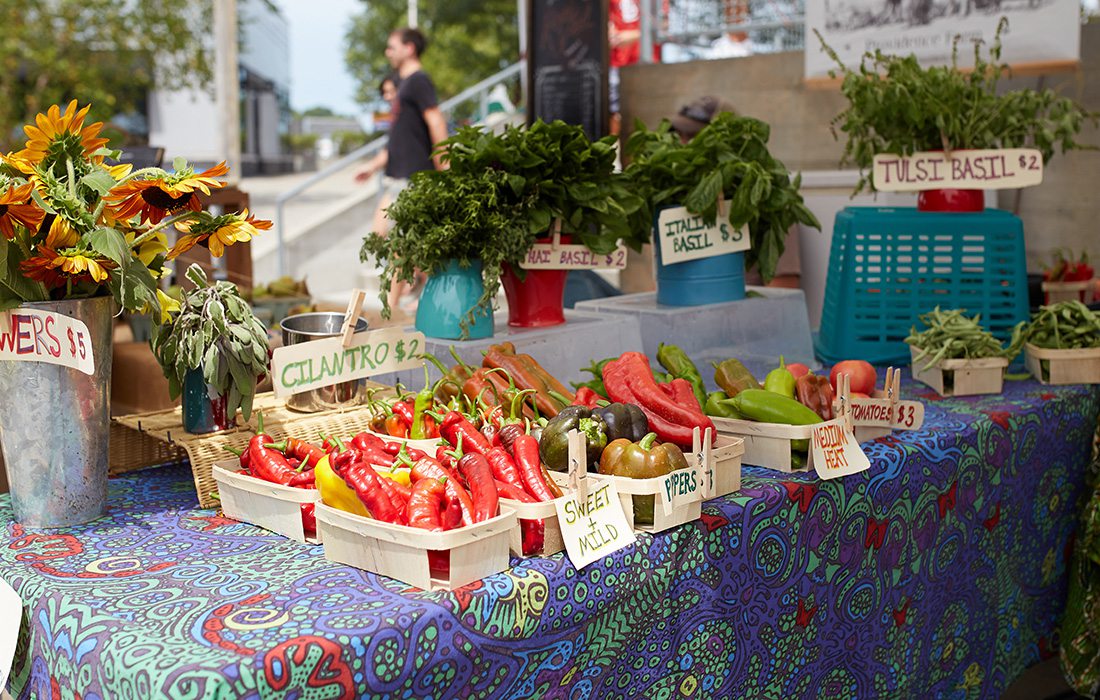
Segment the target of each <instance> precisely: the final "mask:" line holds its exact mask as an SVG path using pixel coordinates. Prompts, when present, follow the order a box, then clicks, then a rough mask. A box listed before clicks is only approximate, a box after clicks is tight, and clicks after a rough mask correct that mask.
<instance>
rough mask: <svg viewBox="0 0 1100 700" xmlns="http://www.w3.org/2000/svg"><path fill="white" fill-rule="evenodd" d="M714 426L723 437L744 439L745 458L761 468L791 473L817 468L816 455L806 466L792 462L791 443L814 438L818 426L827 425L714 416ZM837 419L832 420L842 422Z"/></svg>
mask: <svg viewBox="0 0 1100 700" xmlns="http://www.w3.org/2000/svg"><path fill="white" fill-rule="evenodd" d="M711 420H713V421H714V426H715V427H716V428H717V429H718V435H719V437H721V436H723V435H728V436H734V437H739V438H741V439H742V440H743V445H744V447H743V449H744V453H743V454H742V457H741V461H742V462H743V463H744V464H751V465H754V466H757V467H766V468H768V469H775V470H777V471H781V472H786V473H788V474H793V473H799V472H807V471H809V470H810V469H812V468H813V455H812V454H807V455H806V466H804V467H795V466H793V465H792V464H791V442H792V441H794V440H811V439H812V438H813V436H814V428H817V427H819V426H822V425H826V423H825V422H822V423H817V424H815V425H782V424H780V423H757V422H755V421H749V420H739V419H736V418H714V417H712V418H711ZM839 421H840V419H839V418H835V419H833V420H831V421H828V422H829V423H837V422H839Z"/></svg>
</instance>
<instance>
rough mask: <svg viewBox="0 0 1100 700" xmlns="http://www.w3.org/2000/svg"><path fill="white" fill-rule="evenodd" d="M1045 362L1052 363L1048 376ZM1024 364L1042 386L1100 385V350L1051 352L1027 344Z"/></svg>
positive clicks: (1084, 349) (1085, 349) (1086, 349)
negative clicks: (1044, 365) (1044, 369)
mask: <svg viewBox="0 0 1100 700" xmlns="http://www.w3.org/2000/svg"><path fill="white" fill-rule="evenodd" d="M1044 360H1046V361H1047V362H1049V363H1050V366H1049V370H1048V371H1047V373H1046V376H1044V374H1043V365H1042V363H1043V361H1044ZM1024 363H1025V364H1026V365H1027V369H1028V371H1029V372H1031V376H1033V377H1035V378H1036V379H1037V380H1039V382H1040V383H1042V384H1056V385H1057V384H1100V348H1083V349H1077V350H1051V349H1048V348H1040V347H1036V346H1034V345H1032V344H1031V343H1025V344H1024Z"/></svg>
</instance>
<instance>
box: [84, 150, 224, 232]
mask: <svg viewBox="0 0 1100 700" xmlns="http://www.w3.org/2000/svg"><path fill="white" fill-rule="evenodd" d="M228 172H229V168H227V167H226V165H225V161H222V162H221V163H218V164H217V165H215V166H214V167H213V168H210V169H209V170H206V171H205V172H201V173H199V174H198V175H196V174H195V171H194V170H192V169H191V168H184V169H182V170H179V171H177V172H175V173H173V174H172V175H167V176H164V177H156V178H150V179H148V180H131V181H130V182H125V183H123V184H121V185H119V186H117V187H115V188H114V189H113V190H111V191H110V192H109V193H108V194H107V195H106V196H105V197H104V198H103V199H104V200H106V201H107V202H108V203H109V204H110V205H111V208H112V210H113V213H112V216H114V218H115V219H118V220H119V221H128V220H130V219H132V218H133V217H135V216H138V215H140V216H141V220H143V221H147V222H149V223H151V224H156V223H160V221H161V219H163V218H164V217H165V216H168V215H169V214H171V213H173V212H177V211H181V210H183V209H190V210H191V211H196V212H197V211H201V210H202V204H201V203H200V202H199V194H198V193H199V192H202V193H203V194H206V195H209V194H210V189H211V188H218V187H225V183H224V182H222V181H220V180H215V179H214V178H216V177H220V176H222V175H225V174H226V173H228Z"/></svg>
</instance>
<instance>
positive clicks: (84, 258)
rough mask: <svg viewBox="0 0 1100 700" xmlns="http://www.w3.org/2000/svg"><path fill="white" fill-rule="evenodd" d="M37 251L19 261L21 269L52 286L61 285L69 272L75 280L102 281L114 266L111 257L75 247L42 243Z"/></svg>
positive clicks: (29, 275) (24, 272)
mask: <svg viewBox="0 0 1100 700" xmlns="http://www.w3.org/2000/svg"><path fill="white" fill-rule="evenodd" d="M36 252H37V253H38V254H37V255H35V256H34V257H32V258H28V259H27V260H24V261H23V262H21V263H19V269H20V270H22V271H23V274H24V275H26V276H27V277H29V278H31V279H33V280H38V281H39V282H42V283H43V284H45V285H46V286H47V287H49V288H54V287H60V286H61V285H62V284H63V283H64V282H66V276H67V277H68V279H71V280H72V281H73V282H79V281H81V280H85V279H89V280H92V281H93V282H95V283H96V284H99V283H100V282H103V281H105V280H106V279H107V270H109V269H111V268H112V267H114V263H112V262H111V261H110V260H107V259H105V258H100V257H96V256H94V255H91V254H89V253H88V251H83V250H77V249H75V248H68V249H66V250H55V249H53V248H51V247H49V246H48V245H45V244H43V245H40V246H38V249H37V251H36Z"/></svg>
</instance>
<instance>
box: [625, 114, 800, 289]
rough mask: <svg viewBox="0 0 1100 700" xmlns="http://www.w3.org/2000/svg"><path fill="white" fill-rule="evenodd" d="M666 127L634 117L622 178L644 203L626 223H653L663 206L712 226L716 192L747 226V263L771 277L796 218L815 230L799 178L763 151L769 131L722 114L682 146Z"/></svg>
mask: <svg viewBox="0 0 1100 700" xmlns="http://www.w3.org/2000/svg"><path fill="white" fill-rule="evenodd" d="M671 126H672V125H671V124H670V123H669V122H668V121H667V120H665V121H662V122H661V124H660V126H658V127H657V129H656V130H655V131H649V130H647V129H646V128H645V125H644V124H642V123H641V122H637V123H636V125H635V130H634V133H632V134H631V135H630V139H629V141H628V142H627V146H626V152H627V154H629V155H630V157H631V163H630V166H629V167H628V168H627V169H626V176H627V178H628V179H629V180H630V181H631V183H632V184H633V189H634V191H635V192H637V193H638V194H640V195H641V196H642V197H643V198H644V199H645V200H646V202H647V205H648V206H646V207H642V208H640V209H639V210H637V211H636V212H635V213H634V214H633V215H632V217H631V218H632V224H631V228H639V227H642V226H644V227H647V228H648V227H651V226H652V225H653V223H652V222H653V216H654V213H655V211H656V210H657V209H658V208H660V207H662V206H685V207H687V209H688V211H690V212H692V213H694V214H698V215H700V216H702V218H703V221H704V223H706V224H707V225H708V226H709V225H714V223H715V222H716V221H717V219H718V195H719V194H722V195H723V196H724V197H725V199H726V200H727V202H728V205H729V221H730V223H731V224H732V225H733V226H735V227H741V226H746V225H747V226H748V230H749V238H750V240H751V242H752V248H751V249H749V250H748V251H746V252H745V266H746V267H747V268H751V267H754V266H755V267H757V268H758V269H759V271H760V276H761V277H762V278H763V279H764V281H765V282H770V281H771V279H772V278H773V277H774V276H775V268H776V264H777V263H778V261H779V256H780V255H782V254H783V250H784V247H785V243H784V242H785V241H786V238H787V232H788V231H789V230H790V228H791V227H792V226H794V225H795V224H796V223H802V224H805V225H807V226H813V227H814V228H818V229H820V228H821V224H819V223H818V221H817V218H816V217H815V216H814V215H813V213H812V212H810V210H809V209H807V208H806V206H805V205H804V204H803V203H802V195H801V194H799V192H798V189H799V185H800V182H801V179H800V177H795V178H794V179H792V178H791V176H790V173H789V172H788V171H787V168H786V166H784V165H783V163H781V162H780V161H779V160H777V159H775V158H774V157H773V156H772V154H771V153H770V152H769V151H768V137H769V135H770V133H771V129H770V128H769V127H768V125H767V124H765V123H764V122H762V121H759V120H757V119H752V118H749V117H738V116H736V115H733V114H730V113H728V112H723V113H720V114H719V115H717V116H716V117H715V118H714V119H713V120H712V121H711V123H710V124H708V125H707V126H706V127H705V128H703V129H702V130H701V131H700V132H699V133H698V134H696V135H695V137H694V138H692V139H691V140H690V141H689V142H687V143H686V144H685V143H681V142H680V139H679V137H678V136H677V135H676V134H675V133H673V132H672V130H671Z"/></svg>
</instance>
